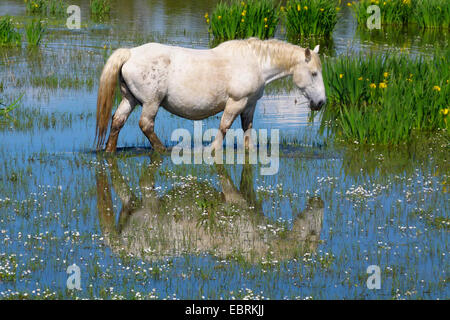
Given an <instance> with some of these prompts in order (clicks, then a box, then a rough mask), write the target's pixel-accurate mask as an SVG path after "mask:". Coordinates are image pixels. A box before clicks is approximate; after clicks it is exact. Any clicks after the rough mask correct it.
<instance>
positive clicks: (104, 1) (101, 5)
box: [90, 0, 111, 21]
mask: <svg viewBox="0 0 450 320" xmlns="http://www.w3.org/2000/svg"><path fill="white" fill-rule="evenodd" d="M90 8H91V17H92V19H93V20H94V21H103V20H105V19H106V18H108V17H109V14H110V12H111V1H110V0H90Z"/></svg>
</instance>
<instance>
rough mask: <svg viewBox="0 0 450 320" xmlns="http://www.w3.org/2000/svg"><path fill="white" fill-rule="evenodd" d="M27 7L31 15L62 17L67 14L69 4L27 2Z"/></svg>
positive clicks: (41, 0)
mask: <svg viewBox="0 0 450 320" xmlns="http://www.w3.org/2000/svg"><path fill="white" fill-rule="evenodd" d="M25 7H26V11H27V13H29V14H34V15H50V16H54V17H61V16H65V15H66V14H67V7H68V4H67V3H66V1H64V0H25Z"/></svg>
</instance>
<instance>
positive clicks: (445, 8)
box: [349, 0, 450, 29]
mask: <svg viewBox="0 0 450 320" xmlns="http://www.w3.org/2000/svg"><path fill="white" fill-rule="evenodd" d="M372 5H377V6H379V8H380V14H381V23H382V24H383V25H407V24H410V23H414V24H417V25H419V26H420V27H423V28H447V29H448V28H449V27H450V3H449V1H447V0H387V1H375V0H361V1H358V2H349V6H351V7H352V9H353V12H354V15H355V17H356V20H357V21H358V24H359V25H361V26H365V25H366V22H367V20H368V19H369V17H370V16H371V15H372V14H373V12H372V11H370V10H369V13H368V12H367V8H368V7H369V6H372Z"/></svg>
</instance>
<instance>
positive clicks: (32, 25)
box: [25, 20, 45, 46]
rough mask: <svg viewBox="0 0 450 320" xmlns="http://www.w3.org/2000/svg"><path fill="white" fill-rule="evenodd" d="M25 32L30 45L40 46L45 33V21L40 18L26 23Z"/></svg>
mask: <svg viewBox="0 0 450 320" xmlns="http://www.w3.org/2000/svg"><path fill="white" fill-rule="evenodd" d="M25 33H26V35H27V41H28V45H29V46H38V45H39V43H40V42H41V40H42V36H43V34H44V33H45V26H44V23H43V22H42V21H40V20H33V21H31V22H29V23H27V24H26V25H25Z"/></svg>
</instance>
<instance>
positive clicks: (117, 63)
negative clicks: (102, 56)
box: [96, 38, 326, 152]
mask: <svg viewBox="0 0 450 320" xmlns="http://www.w3.org/2000/svg"><path fill="white" fill-rule="evenodd" d="M318 53H319V46H316V47H315V48H314V50H312V51H311V50H310V49H303V48H301V47H299V46H296V45H293V44H290V43H287V42H283V41H279V40H275V39H271V40H266V41H262V40H259V39H256V38H250V39H247V40H232V41H227V42H224V43H222V44H221V45H219V46H217V47H216V48H214V49H208V50H195V49H187V48H182V47H175V46H167V45H162V44H159V43H148V44H145V45H142V46H140V47H136V48H132V49H125V48H121V49H118V50H116V51H115V52H114V53H113V54H112V55H111V56H110V57H109V59H108V61H107V62H106V65H105V67H104V68H103V71H102V75H101V78H100V87H99V90H98V99H97V124H96V138H97V148H101V147H102V146H103V144H104V140H105V136H106V131H107V127H108V124H109V118H110V115H111V109H112V106H113V99H114V91H115V88H116V85H117V79H118V78H119V81H120V89H121V92H122V101H121V102H120V105H119V107H118V108H117V110H116V112H115V113H114V115H113V117H112V122H111V128H110V133H109V138H108V141H107V143H106V151H108V152H113V151H115V150H116V146H117V138H118V136H119V132H120V130H121V128H122V127H123V125H124V124H125V122H126V120H127V118H128V116H129V115H130V113H131V112H132V111H133V109H134V107H135V106H136V105H137V104H140V105H142V107H143V108H142V114H141V118H140V120H139V126H140V128H141V130H142V132H143V133H144V134H145V136H146V137H147V138H148V140H149V141H150V143H151V145H152V147H153V148H154V149H156V150H158V151H165V147H164V146H163V144H162V143H161V141H160V140H159V138H158V137H157V135H156V134H155V132H154V121H155V117H156V114H157V112H158V109H159V107H160V106H162V107H164V108H165V109H166V110H168V111H169V112H171V113H174V114H176V115H178V116H180V117H183V118H187V119H192V120H200V119H205V118H207V117H210V116H212V115H215V114H217V113H219V112H222V111H223V115H222V119H221V121H220V126H219V130H218V133H217V135H216V137H215V140H214V141H213V142H212V144H211V147H212V148H214V150H218V149H219V148H221V147H222V144H223V138H224V136H225V134H226V132H227V130H228V129H229V128H230V127H231V125H232V123H233V121H234V120H235V118H236V117H237V116H238V115H240V116H241V121H242V129H243V130H244V132H245V146H246V147H248V146H249V131H248V130H249V129H251V128H252V125H253V124H252V122H253V114H254V111H255V106H256V102H257V101H258V99H259V98H261V96H262V95H263V92H264V87H265V86H266V85H267V84H268V83H269V82H271V81H273V80H275V79H279V78H282V77H286V76H289V75H292V76H293V80H294V83H295V84H296V85H297V87H298V88H299V89H300V90H301V92H302V93H303V95H304V96H305V97H306V98H307V99H308V100H309V102H310V108H311V109H312V110H319V109H320V108H321V107H322V105H323V104H324V103H325V101H326V96H325V87H324V84H323V79H322V65H321V62H320V58H319V55H318Z"/></svg>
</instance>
